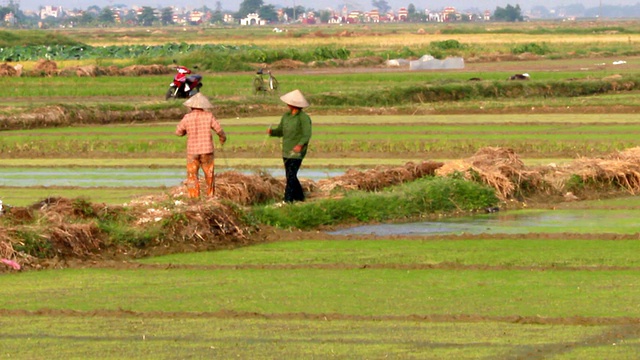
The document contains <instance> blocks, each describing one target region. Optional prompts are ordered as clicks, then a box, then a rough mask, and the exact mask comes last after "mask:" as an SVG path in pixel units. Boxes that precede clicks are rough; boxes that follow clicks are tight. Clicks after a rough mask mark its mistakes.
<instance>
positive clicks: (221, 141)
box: [220, 136, 227, 145]
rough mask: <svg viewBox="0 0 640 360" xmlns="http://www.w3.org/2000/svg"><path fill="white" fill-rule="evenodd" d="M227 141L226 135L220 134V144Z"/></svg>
mask: <svg viewBox="0 0 640 360" xmlns="http://www.w3.org/2000/svg"><path fill="white" fill-rule="evenodd" d="M226 142H227V137H226V136H221V137H220V145H224V143H226Z"/></svg>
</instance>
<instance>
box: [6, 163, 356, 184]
mask: <svg viewBox="0 0 640 360" xmlns="http://www.w3.org/2000/svg"><path fill="white" fill-rule="evenodd" d="M231 170H233V171H238V172H240V173H243V174H252V173H254V171H253V170H246V169H242V170H239V169H238V170H236V169H219V168H218V169H216V173H221V172H226V171H231ZM262 170H263V171H266V172H268V173H269V174H271V175H272V176H273V177H284V169H280V168H265V169H262ZM342 174H344V170H340V169H300V172H299V173H298V176H299V177H300V178H307V179H311V180H314V181H316V180H320V179H326V178H329V177H334V176H338V175H342ZM201 175H202V173H201ZM185 178H186V170H185V169H183V168H154V169H150V168H86V167H82V168H41V169H40V168H14V167H11V168H3V169H0V186H18V187H21V186H25V187H27V186H77V187H171V186H177V185H180V184H181V183H182V181H183V180H184V179H185Z"/></svg>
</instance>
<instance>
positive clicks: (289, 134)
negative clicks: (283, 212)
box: [267, 90, 311, 203]
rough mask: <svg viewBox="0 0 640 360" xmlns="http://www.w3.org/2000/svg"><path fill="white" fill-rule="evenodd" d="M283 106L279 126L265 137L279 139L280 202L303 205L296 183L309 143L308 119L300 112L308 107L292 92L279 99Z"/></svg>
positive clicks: (300, 189)
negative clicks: (282, 173) (283, 184)
mask: <svg viewBox="0 0 640 360" xmlns="http://www.w3.org/2000/svg"><path fill="white" fill-rule="evenodd" d="M280 100H282V101H283V102H284V103H285V104H287V106H288V107H289V111H287V112H286V113H285V114H284V115H282V118H281V119H280V124H279V125H278V126H277V127H275V128H271V127H269V129H268V130H267V133H268V134H269V136H273V137H281V138H282V160H283V161H284V170H285V175H286V178H287V184H286V187H285V190H284V202H286V203H292V202H294V201H304V200H305V196H304V191H303V190H302V185H301V184H300V181H299V180H298V170H300V166H301V165H302V160H303V159H304V157H305V155H306V154H307V149H308V147H309V140H310V139H311V118H310V117H309V115H307V113H305V112H304V111H303V110H302V109H304V108H306V107H308V106H309V102H308V101H307V99H305V98H304V95H302V92H300V90H294V91H291V92H289V93H286V94H284V95H282V96H281V97H280Z"/></svg>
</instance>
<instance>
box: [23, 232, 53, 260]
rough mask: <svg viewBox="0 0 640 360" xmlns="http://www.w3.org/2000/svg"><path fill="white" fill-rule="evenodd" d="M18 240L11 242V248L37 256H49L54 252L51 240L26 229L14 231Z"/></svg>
mask: <svg viewBox="0 0 640 360" xmlns="http://www.w3.org/2000/svg"><path fill="white" fill-rule="evenodd" d="M16 235H17V237H18V238H19V239H20V241H19V242H17V243H14V244H13V249H14V250H16V251H21V252H24V253H25V254H29V255H31V256H35V257H37V258H50V257H52V256H53V255H55V254H54V252H53V247H52V246H51V242H50V241H49V239H47V238H46V237H43V236H41V235H40V234H38V233H36V232H35V231H31V230H28V229H22V230H18V231H17V232H16Z"/></svg>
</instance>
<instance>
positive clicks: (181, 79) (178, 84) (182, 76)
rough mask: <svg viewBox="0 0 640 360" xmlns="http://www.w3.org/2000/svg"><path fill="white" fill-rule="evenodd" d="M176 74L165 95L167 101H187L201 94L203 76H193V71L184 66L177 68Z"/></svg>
mask: <svg viewBox="0 0 640 360" xmlns="http://www.w3.org/2000/svg"><path fill="white" fill-rule="evenodd" d="M176 72H177V74H176V76H174V78H173V81H172V82H171V84H170V85H169V89H168V90H167V93H166V94H165V99H167V100H169V99H186V98H190V97H192V96H193V95H195V94H197V93H199V92H200V88H201V87H202V75H198V74H193V75H192V74H191V70H189V69H188V68H186V67H184V66H178V67H176Z"/></svg>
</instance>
